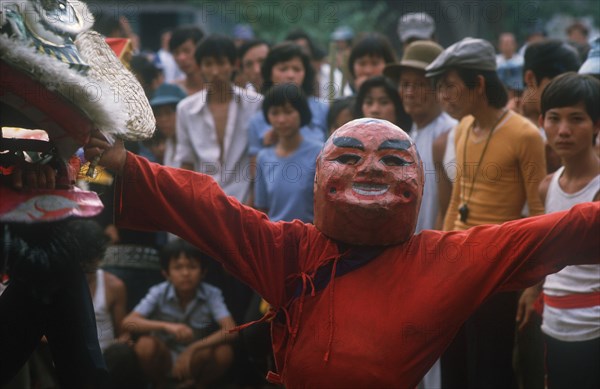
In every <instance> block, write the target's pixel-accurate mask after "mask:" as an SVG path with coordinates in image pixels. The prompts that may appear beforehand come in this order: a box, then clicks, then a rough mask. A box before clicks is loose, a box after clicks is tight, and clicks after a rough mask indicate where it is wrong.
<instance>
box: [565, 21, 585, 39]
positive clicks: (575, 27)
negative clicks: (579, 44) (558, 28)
mask: <svg viewBox="0 0 600 389" xmlns="http://www.w3.org/2000/svg"><path fill="white" fill-rule="evenodd" d="M574 30H579V32H581V34H582V35H583V36H585V37H587V36H589V34H590V30H589V29H588V28H587V27H586V26H585V25H584V24H583V23H581V22H580V21H576V22H575V23H573V24H571V25H570V26H569V27H567V31H566V32H567V34H571V33H572V32H573V31H574Z"/></svg>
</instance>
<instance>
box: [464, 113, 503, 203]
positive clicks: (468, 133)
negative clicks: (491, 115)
mask: <svg viewBox="0 0 600 389" xmlns="http://www.w3.org/2000/svg"><path fill="white" fill-rule="evenodd" d="M507 113H508V110H507V109H505V110H504V111H503V112H502V115H500V117H499V118H498V120H496V123H494V125H493V126H492V128H491V129H490V133H489V134H488V136H487V139H486V141H485V146H483V151H482V152H481V156H480V157H479V162H477V165H476V166H475V172H474V173H473V178H471V187H470V188H469V196H468V197H467V195H466V193H465V192H466V191H465V189H466V188H465V186H466V183H465V177H464V173H463V177H462V178H461V184H462V185H461V186H462V190H461V197H462V203H463V206H465V207H466V206H467V204H468V203H469V200H470V199H471V195H472V194H473V189H474V188H475V180H476V179H477V174H478V173H479V167H480V166H481V162H482V161H483V157H484V156H485V152H486V151H487V148H488V145H489V144H490V140H491V139H492V134H493V133H494V131H495V130H496V126H498V124H500V121H501V120H502V119H503V118H504V116H506V114H507ZM474 124H475V121H474V120H473V123H471V125H470V126H469V128H468V129H467V135H466V136H465V143H464V145H463V164H464V166H463V168H464V169H463V171H465V170H466V167H467V142H468V140H469V135H470V134H471V130H472V129H473V125H474Z"/></svg>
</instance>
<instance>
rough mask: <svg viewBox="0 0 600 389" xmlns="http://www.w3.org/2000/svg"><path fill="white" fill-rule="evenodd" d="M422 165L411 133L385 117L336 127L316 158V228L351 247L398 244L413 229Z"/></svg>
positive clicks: (420, 189) (408, 235) (420, 194)
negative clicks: (409, 134) (407, 132)
mask: <svg viewBox="0 0 600 389" xmlns="http://www.w3.org/2000/svg"><path fill="white" fill-rule="evenodd" d="M423 184H424V175H423V166H422V163H421V159H420V158H419V155H418V153H417V150H416V147H415V145H414V143H413V142H412V140H411V139H410V137H409V136H408V135H407V134H406V133H405V132H404V131H402V130H401V129H400V128H399V127H397V126H395V125H393V124H392V123H390V122H388V121H385V120H377V119H357V120H353V121H351V122H349V123H347V124H345V125H344V126H342V127H340V128H339V129H338V130H337V131H336V132H335V133H334V134H333V135H332V136H331V137H330V138H329V140H328V141H327V143H326V144H325V146H324V148H323V151H322V152H321V155H320V156H319V158H318V159H317V173H316V176H315V219H314V220H315V226H316V227H317V228H318V229H319V230H320V231H321V232H323V233H324V234H325V235H327V236H329V237H330V238H333V239H335V240H338V241H341V242H345V243H348V244H353V245H369V246H382V245H392V244H398V243H402V242H404V241H406V240H408V239H409V238H410V237H411V236H412V234H413V233H414V230H415V226H416V224H417V216H418V212H419V207H420V205H421V197H422V195H423Z"/></svg>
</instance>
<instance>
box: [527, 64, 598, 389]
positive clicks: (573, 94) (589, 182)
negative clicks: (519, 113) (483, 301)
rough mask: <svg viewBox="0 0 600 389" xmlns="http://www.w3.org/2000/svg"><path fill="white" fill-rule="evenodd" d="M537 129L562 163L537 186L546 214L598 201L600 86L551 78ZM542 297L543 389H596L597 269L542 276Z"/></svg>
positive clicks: (574, 77) (571, 77) (583, 79)
mask: <svg viewBox="0 0 600 389" xmlns="http://www.w3.org/2000/svg"><path fill="white" fill-rule="evenodd" d="M540 126H543V128H544V129H545V130H546V134H547V136H548V143H549V144H550V146H551V147H552V148H553V149H554V151H555V152H556V154H557V155H558V156H560V158H561V161H562V164H563V166H562V167H561V168H559V169H558V170H557V171H556V172H555V173H554V174H551V175H549V176H548V177H546V179H545V180H544V181H543V182H542V183H541V184H540V196H541V197H542V201H544V202H545V206H546V213H551V212H557V211H561V210H566V209H569V208H571V207H572V206H573V205H575V204H579V203H582V202H589V201H598V200H599V199H600V158H599V157H598V156H597V155H596V154H595V152H594V145H593V139H595V138H596V136H597V135H598V132H599V131H600V82H599V81H598V80H596V79H594V78H593V77H590V76H584V75H578V74H576V73H566V74H564V75H561V76H559V77H557V78H555V79H554V80H553V81H552V82H551V83H550V84H548V86H547V87H546V89H545V90H544V92H543V94H542V115H541V117H540ZM572 244H573V245H577V242H572ZM541 286H542V285H541V284H540V285H538V286H537V290H536V289H535V288H536V287H535V286H534V287H533V288H530V289H529V290H528V291H527V293H531V294H532V295H535V294H537V293H539V291H540V288H541ZM543 293H544V296H543V297H544V311H543V322H542V332H543V333H544V337H545V344H546V376H547V378H546V381H547V387H548V389H554V388H565V387H571V388H581V389H584V388H598V387H600V370H598V366H600V265H582V266H567V267H565V268H564V269H563V270H561V271H560V272H558V273H556V274H552V275H549V276H547V277H546V280H545V282H544V283H543Z"/></svg>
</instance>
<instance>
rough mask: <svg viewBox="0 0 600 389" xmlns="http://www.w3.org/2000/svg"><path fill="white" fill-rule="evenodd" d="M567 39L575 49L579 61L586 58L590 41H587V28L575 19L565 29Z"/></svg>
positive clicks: (588, 31) (588, 33) (588, 32)
mask: <svg viewBox="0 0 600 389" xmlns="http://www.w3.org/2000/svg"><path fill="white" fill-rule="evenodd" d="M566 33H567V40H568V41H569V43H570V44H571V45H572V46H574V47H575V48H576V49H577V52H578V53H579V59H580V60H581V61H583V60H585V59H586V58H587V54H588V51H590V43H589V41H588V40H589V35H590V30H589V28H588V27H587V26H586V25H585V24H583V23H582V22H580V21H579V20H576V21H575V22H574V23H573V24H571V25H570V26H569V27H567V29H566Z"/></svg>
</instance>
